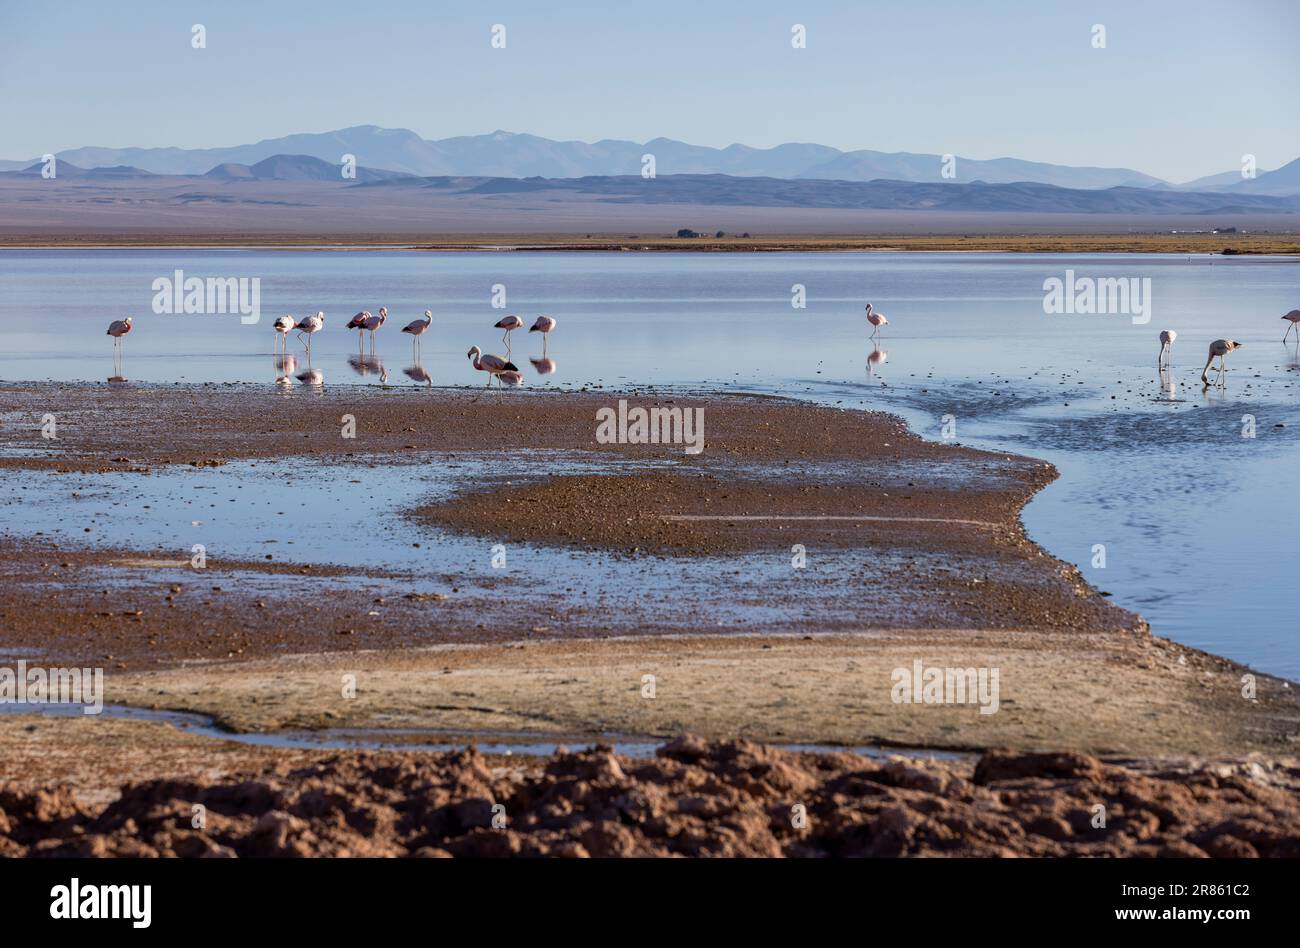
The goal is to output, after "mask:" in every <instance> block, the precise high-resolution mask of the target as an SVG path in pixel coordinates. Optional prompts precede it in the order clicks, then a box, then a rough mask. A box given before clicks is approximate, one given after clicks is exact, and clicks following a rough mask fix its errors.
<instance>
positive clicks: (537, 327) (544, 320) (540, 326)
mask: <svg viewBox="0 0 1300 948" xmlns="http://www.w3.org/2000/svg"><path fill="white" fill-rule="evenodd" d="M554 328H555V317H553V316H538V317H537V319H536V321H535V322H534V323H533V324H532V325H531V326H530V327H528V331H529V332H540V333H541V334H542V358H543V359H545V358H546V339H547V337H548V336H549V335H550V332H551V330H552V329H554Z"/></svg>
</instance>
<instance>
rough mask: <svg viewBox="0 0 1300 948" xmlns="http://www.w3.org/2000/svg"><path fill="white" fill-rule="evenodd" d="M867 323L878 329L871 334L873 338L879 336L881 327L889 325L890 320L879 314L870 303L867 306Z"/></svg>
mask: <svg viewBox="0 0 1300 948" xmlns="http://www.w3.org/2000/svg"><path fill="white" fill-rule="evenodd" d="M867 322H869V323H871V325H872V326H874V327H876V328H875V329H874V330H873V331H872V333H871V335H873V336H875V335H879V333H880V327H881V326H888V325H889V320H887V319H886V318H885V314H884V313H877V312H876V311H875V310H874V309H873V308H872V306H871V304H870V303H868V304H867Z"/></svg>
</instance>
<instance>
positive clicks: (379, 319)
mask: <svg viewBox="0 0 1300 948" xmlns="http://www.w3.org/2000/svg"><path fill="white" fill-rule="evenodd" d="M386 322H388V310H387V309H385V308H384V307H382V306H381V307H379V314H378V315H377V316H371V315H370V314H369V313H366V318H365V319H364V320H362V322H361V328H362V329H364V330H366V332H368V333H370V351H371V352H374V351H375V330H376V329H378V328H379V327H380V326H382V325H383V324H384V323H386ZM360 337H361V334H360V333H357V338H358V339H359V338H360Z"/></svg>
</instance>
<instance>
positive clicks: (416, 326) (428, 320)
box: [402, 309, 433, 361]
mask: <svg viewBox="0 0 1300 948" xmlns="http://www.w3.org/2000/svg"><path fill="white" fill-rule="evenodd" d="M432 324H433V310H431V309H426V310H425V311H424V319H417V320H414V321H412V322H409V323H407V324H406V325H405V326H403V327H402V332H409V333H410V334H411V358H412V359H413V360H416V361H418V360H419V358H420V357H419V356H418V355H416V353H417V352H419V349H420V337H421V336H423V335H424V333H425V330H427V329H428V328H429V326H430V325H432Z"/></svg>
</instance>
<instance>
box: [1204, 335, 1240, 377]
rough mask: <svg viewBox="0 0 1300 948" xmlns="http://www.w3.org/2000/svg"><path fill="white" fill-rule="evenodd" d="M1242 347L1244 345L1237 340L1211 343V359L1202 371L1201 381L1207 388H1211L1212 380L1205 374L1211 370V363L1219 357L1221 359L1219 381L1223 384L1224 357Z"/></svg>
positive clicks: (1220, 340) (1206, 361)
mask: <svg viewBox="0 0 1300 948" xmlns="http://www.w3.org/2000/svg"><path fill="white" fill-rule="evenodd" d="M1241 347H1242V343H1240V342H1237V341H1236V340H1235V339H1216V340H1214V341H1213V342H1212V343H1210V357H1209V358H1208V359H1206V360H1205V368H1203V369H1201V381H1202V382H1204V383H1205V384H1206V386H1209V384H1210V380H1209V379H1207V378H1206V377H1205V373H1206V372H1208V371H1209V370H1210V363H1211V362H1213V361H1214V359H1215V357H1216V356H1217V357H1218V359H1219V375H1218V381H1220V382H1222V380H1223V373H1224V371H1225V370H1224V368H1223V357H1224V356H1226V355H1227V354H1228V353H1229V352H1231V351H1232V350H1234V349H1240V348H1241Z"/></svg>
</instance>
